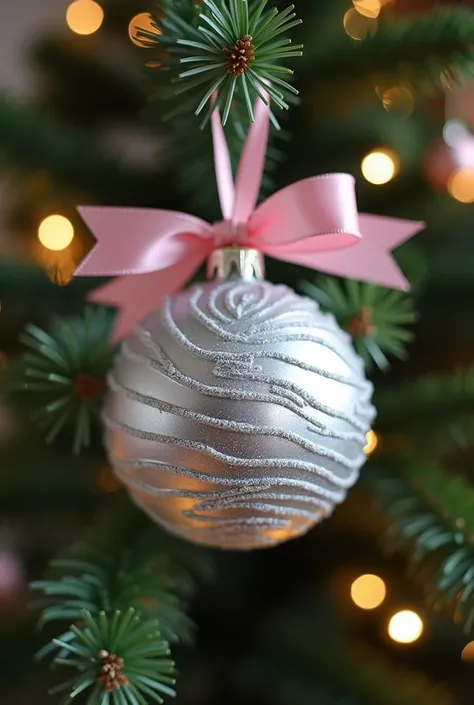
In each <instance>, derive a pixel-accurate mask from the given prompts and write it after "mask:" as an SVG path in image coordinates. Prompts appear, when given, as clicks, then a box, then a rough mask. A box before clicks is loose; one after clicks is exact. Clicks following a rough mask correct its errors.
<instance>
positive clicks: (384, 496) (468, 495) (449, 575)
mask: <svg viewBox="0 0 474 705" xmlns="http://www.w3.org/2000/svg"><path fill="white" fill-rule="evenodd" d="M365 483H366V485H367V486H368V487H369V488H370V490H371V492H372V493H373V496H374V499H375V502H376V506H377V508H378V509H379V511H381V512H383V514H384V515H385V516H386V519H387V524H388V530H387V532H386V536H385V546H386V548H387V549H388V550H390V551H396V550H400V549H403V550H404V551H406V552H407V553H408V555H409V563H410V568H411V572H412V574H413V575H415V576H419V577H420V578H421V582H422V584H423V585H424V587H425V592H426V597H427V600H428V603H429V604H430V605H431V606H432V607H434V608H436V609H443V610H444V611H446V612H448V613H450V614H451V615H452V616H453V617H455V616H456V617H457V618H458V619H459V620H462V621H464V623H465V631H466V632H471V631H472V629H473V627H474V533H473V528H474V526H473V522H472V516H473V513H472V512H473V508H474V490H473V488H472V486H470V485H469V483H468V482H465V481H464V480H462V479H460V478H452V477H450V476H448V475H446V474H445V473H444V472H443V471H442V470H440V469H439V468H438V467H436V465H434V464H433V463H430V462H426V461H424V460H419V461H414V462H411V463H410V464H409V465H406V466H405V467H404V468H403V471H401V472H397V471H395V470H394V471H391V470H384V471H382V470H381V469H380V468H378V467H377V469H376V470H375V471H374V472H368V473H366V474H365Z"/></svg>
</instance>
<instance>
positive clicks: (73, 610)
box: [31, 508, 194, 705]
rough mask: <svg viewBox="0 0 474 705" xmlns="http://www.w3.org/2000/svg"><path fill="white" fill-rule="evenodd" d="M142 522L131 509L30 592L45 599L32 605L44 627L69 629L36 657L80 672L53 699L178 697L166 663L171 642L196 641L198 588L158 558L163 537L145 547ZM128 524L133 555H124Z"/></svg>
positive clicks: (114, 704)
mask: <svg viewBox="0 0 474 705" xmlns="http://www.w3.org/2000/svg"><path fill="white" fill-rule="evenodd" d="M138 517H139V521H136V519H135V513H132V514H129V512H127V509H126V508H125V510H124V511H120V512H116V513H115V514H113V516H112V522H110V521H106V522H104V521H102V522H100V523H99V525H98V526H96V527H95V529H94V531H93V532H90V536H89V537H88V540H87V541H86V542H83V543H79V544H77V545H75V546H73V548H72V549H70V550H69V551H68V553H67V554H66V555H65V556H64V557H62V558H58V559H55V560H53V561H51V564H50V575H49V577H48V578H47V579H46V580H41V581H36V582H34V583H32V585H31V587H32V589H33V590H36V591H39V592H40V593H42V596H41V598H40V599H38V600H37V601H36V602H35V603H33V606H36V607H39V608H40V609H41V618H40V622H39V626H40V627H44V626H45V625H47V624H50V623H56V622H59V623H62V622H66V623H69V624H70V625H71V626H70V627H69V628H68V629H67V630H66V631H65V632H63V633H61V634H60V636H58V637H57V638H54V639H53V640H52V641H51V642H49V643H48V644H46V646H44V647H43V648H42V649H41V650H40V651H39V653H38V658H39V659H43V658H50V659H51V660H52V664H53V665H55V666H56V665H59V666H66V667H69V668H73V669H75V670H76V671H79V673H78V675H76V676H75V677H74V678H72V679H70V680H67V681H66V682H64V683H61V684H60V685H59V686H57V687H56V688H54V689H53V691H52V692H62V691H67V693H68V697H67V698H66V700H65V703H69V702H70V701H72V700H73V699H74V698H75V697H76V696H77V695H79V694H80V693H82V692H86V691H87V690H88V689H91V692H90V694H89V696H88V698H89V699H88V700H87V705H108V704H109V702H110V705H124V703H126V704H127V705H131V703H133V705H136V703H139V705H143V703H146V702H149V701H148V700H147V699H145V698H152V700H153V699H154V700H156V701H157V702H161V701H162V700H161V696H160V694H166V695H170V696H172V695H174V690H173V689H172V688H171V687H170V686H171V685H173V683H174V678H173V677H172V674H173V662H171V661H169V660H168V659H166V658H164V657H166V656H167V655H168V654H169V648H168V641H174V642H178V641H181V642H185V643H186V642H187V643H190V642H191V641H192V637H193V632H194V625H193V623H192V621H191V620H190V619H189V618H188V617H187V615H186V614H185V608H186V602H185V598H187V597H189V595H190V592H191V590H192V589H193V587H194V585H193V583H192V581H191V579H190V577H189V576H188V574H187V573H186V572H184V571H183V570H182V568H181V567H180V566H179V565H178V564H176V565H173V566H172V565H171V562H170V561H169V560H168V559H166V558H165V557H164V556H158V557H157V556H156V543H157V541H156V540H157V536H156V534H155V535H154V541H153V544H151V543H150V544H148V543H147V541H146V540H145V541H144V540H143V539H146V535H145V536H141V533H140V532H141V526H142V521H141V515H138ZM119 518H120V525H119V524H118V521H119ZM124 521H125V522H126V523H127V522H128V523H127V527H128V530H127V531H126V532H125V533H126V535H127V546H128V548H127V549H123V548H121V547H120V545H121V544H123V540H122V539H123V535H124V531H125V530H124V528H123V522H124ZM114 527H115V528H114ZM98 530H100V532H101V537H100V539H99V541H97V536H96V533H97V531H98ZM130 537H132V540H130ZM140 537H141V538H140ZM152 546H153V548H152Z"/></svg>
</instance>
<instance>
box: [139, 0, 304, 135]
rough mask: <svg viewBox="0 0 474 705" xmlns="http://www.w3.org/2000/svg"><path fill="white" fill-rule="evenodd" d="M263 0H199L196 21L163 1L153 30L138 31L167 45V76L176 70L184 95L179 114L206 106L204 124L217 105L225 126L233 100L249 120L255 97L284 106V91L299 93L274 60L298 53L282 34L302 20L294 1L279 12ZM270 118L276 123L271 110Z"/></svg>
mask: <svg viewBox="0 0 474 705" xmlns="http://www.w3.org/2000/svg"><path fill="white" fill-rule="evenodd" d="M267 2H268V0H203V2H202V6H201V11H200V12H199V14H198V22H197V24H196V20H195V16H194V17H193V16H192V17H191V19H192V21H186V19H184V18H183V15H182V14H181V13H180V11H179V10H180V8H179V7H178V8H175V7H174V6H172V5H171V3H168V4H166V5H165V8H164V12H165V16H164V17H163V18H162V19H161V21H158V22H157V23H156V32H149V33H146V32H143V33H142V34H143V36H144V38H145V39H148V40H149V41H150V42H153V41H156V42H158V43H161V44H164V46H165V47H166V50H167V53H166V55H165V56H164V58H163V62H164V64H165V65H166V66H168V67H169V68H170V69H171V71H170V76H171V77H174V76H176V74H177V77H178V79H179V82H178V84H177V87H176V89H175V91H176V93H177V94H178V95H183V99H182V101H181V105H180V107H179V112H180V113H188V112H189V111H190V110H193V111H194V112H195V114H196V115H200V114H201V113H202V112H203V111H204V110H205V109H206V113H205V117H204V120H203V123H202V124H203V126H204V125H205V124H206V123H207V122H208V120H209V118H210V115H211V113H212V112H213V110H214V109H216V108H217V107H221V108H222V124H223V125H225V124H226V123H227V121H228V119H229V115H230V113H231V109H232V107H233V105H234V103H238V104H243V105H244V106H245V109H246V112H247V119H248V120H250V121H251V122H253V121H254V102H255V100H256V99H261V100H263V101H264V102H265V103H266V104H269V103H272V104H274V105H276V106H277V107H278V108H280V109H281V110H287V109H288V108H289V104H288V102H287V100H286V95H287V94H288V93H290V94H291V93H293V94H294V95H297V93H298V91H297V90H296V89H295V88H294V87H293V86H292V85H291V83H289V82H288V81H286V80H284V79H283V78H282V75H283V76H287V77H289V76H291V75H292V73H293V72H292V71H291V69H289V68H286V67H284V66H281V65H280V63H279V62H280V61H281V60H282V59H286V58H294V57H297V56H301V55H302V51H301V50H302V46H301V45H298V46H293V45H292V43H291V39H289V38H286V37H284V36H283V35H284V34H285V33H286V32H288V31H289V30H290V29H292V28H293V27H295V26H296V25H298V24H300V23H301V20H299V19H296V14H295V13H294V12H293V9H294V5H290V6H289V7H287V8H286V9H285V10H283V12H278V10H277V9H276V8H273V9H272V10H266V9H265V7H266V5H267ZM216 92H218V95H217V99H216V100H215V101H213V97H214V96H215V95H216ZM272 121H273V123H274V124H275V126H278V121H277V120H276V118H275V117H274V115H273V113H272Z"/></svg>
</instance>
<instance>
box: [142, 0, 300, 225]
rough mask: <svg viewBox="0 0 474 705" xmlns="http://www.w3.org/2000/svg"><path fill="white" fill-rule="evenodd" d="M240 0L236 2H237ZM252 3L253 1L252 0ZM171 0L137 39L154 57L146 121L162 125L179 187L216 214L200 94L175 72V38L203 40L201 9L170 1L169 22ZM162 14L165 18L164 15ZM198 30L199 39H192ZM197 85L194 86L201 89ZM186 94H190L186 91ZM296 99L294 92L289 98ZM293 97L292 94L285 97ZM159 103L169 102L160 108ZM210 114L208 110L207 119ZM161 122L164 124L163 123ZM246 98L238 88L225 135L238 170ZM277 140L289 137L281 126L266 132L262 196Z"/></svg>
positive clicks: (278, 152)
mask: <svg viewBox="0 0 474 705" xmlns="http://www.w3.org/2000/svg"><path fill="white" fill-rule="evenodd" d="M239 2H240V0H239ZM252 2H254V0H252ZM168 5H169V2H168V0H166V1H165V2H164V4H163V7H162V8H161V11H159V12H157V13H155V15H154V28H155V30H154V31H153V32H145V31H144V32H142V33H141V35H140V36H141V39H142V40H146V41H149V42H150V46H153V45H154V46H155V47H156V49H155V59H156V60H152V61H150V62H148V67H149V69H148V71H147V73H146V78H147V81H148V90H149V94H150V96H151V100H150V108H149V119H150V122H155V123H158V122H159V123H160V129H164V130H166V132H167V143H168V148H169V151H170V154H171V157H172V160H173V163H174V164H175V165H177V169H176V171H177V173H178V179H179V183H178V186H179V187H180V189H181V190H182V191H184V192H186V193H187V194H189V195H190V197H191V202H192V205H193V206H195V207H196V208H197V209H198V210H200V211H204V212H206V213H207V214H208V215H211V216H213V217H214V216H215V217H216V218H217V217H218V215H219V209H218V205H217V190H216V188H209V182H208V176H209V174H213V173H214V163H213V154H212V142H211V134H210V131H209V130H202V129H201V121H200V120H196V119H195V118H194V117H193V112H194V110H195V108H196V106H197V105H198V103H199V101H200V97H199V94H198V93H194V94H193V90H192V89H190V91H186V92H185V93H184V94H183V92H182V86H181V85H180V79H179V78H178V73H179V72H180V70H181V68H182V64H181V63H180V59H181V58H182V56H183V51H184V48H183V47H181V48H178V40H182V39H184V40H190V41H194V40H201V39H202V37H201V36H200V34H199V33H198V29H197V27H198V24H199V13H200V10H202V9H203V7H202V6H197V5H196V4H195V3H194V2H193V0H177V1H176V2H173V3H172V13H171V14H172V17H173V18H174V20H172V19H171V18H170V16H169V13H167V8H168ZM163 14H166V19H163ZM196 34H197V37H196ZM200 88H201V86H200V85H199V86H197V89H196V90H198V89H200ZM187 93H189V95H187ZM293 98H294V96H293ZM288 100H289V101H291V100H292V98H291V97H288ZM163 105H166V106H167V109H166V110H163ZM209 115H210V113H209V112H208V113H207V118H208V117H209ZM161 122H162V123H163V124H162V126H161ZM248 122H249V118H248V101H247V98H246V95H243V94H242V91H241V90H240V87H239V86H237V88H236V90H235V92H234V96H233V101H232V109H231V110H230V113H229V117H228V122H227V127H226V139H227V143H228V147H229V152H230V155H231V161H232V167H233V171H234V173H235V172H236V169H237V166H238V162H239V159H240V155H241V153H242V147H243V144H244V141H245V138H246V135H247V126H248ZM276 138H278V141H282V142H283V141H288V140H289V138H290V136H289V135H288V133H287V132H285V131H284V130H276V129H275V127H274V126H272V129H271V131H270V139H269V147H268V150H267V155H266V161H265V173H264V176H263V180H262V194H268V193H270V192H271V191H272V189H273V188H274V183H273V180H272V174H273V173H274V172H275V171H276V169H277V168H278V167H279V166H280V164H281V163H282V162H284V160H285V152H284V151H283V150H282V149H281V148H280V147H279V146H278V144H277V143H276V142H277V139H276Z"/></svg>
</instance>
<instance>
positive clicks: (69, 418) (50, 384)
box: [15, 309, 115, 453]
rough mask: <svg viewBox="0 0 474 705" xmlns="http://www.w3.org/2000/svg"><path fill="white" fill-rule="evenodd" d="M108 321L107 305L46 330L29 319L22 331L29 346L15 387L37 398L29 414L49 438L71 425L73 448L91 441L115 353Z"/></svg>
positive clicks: (110, 323)
mask: <svg viewBox="0 0 474 705" xmlns="http://www.w3.org/2000/svg"><path fill="white" fill-rule="evenodd" d="M111 326H112V319H111V315H110V314H109V312H108V311H107V310H106V309H86V311H85V313H84V315H83V316H80V317H74V318H67V319H66V318H64V319H63V318H61V319H57V320H56V321H55V322H54V324H53V327H52V331H51V332H50V333H47V332H46V331H44V330H42V329H41V328H38V327H37V326H34V325H31V324H29V325H27V326H26V328H25V331H24V333H23V334H22V335H21V337H20V340H21V342H22V343H23V344H24V345H26V346H27V347H28V348H29V351H28V352H26V353H25V354H24V355H23V357H22V370H21V372H20V380H19V382H18V387H19V388H20V389H21V390H24V391H27V392H31V394H34V395H35V397H36V398H37V400H38V409H37V410H36V411H35V412H34V414H33V418H34V420H35V421H37V422H38V424H39V425H40V426H41V427H42V428H43V429H44V430H45V431H46V442H47V443H51V442H52V441H53V440H54V439H55V438H56V437H57V435H58V434H59V433H60V432H61V431H62V430H63V428H64V427H65V426H66V425H67V424H71V425H72V426H73V428H74V440H73V449H74V452H75V453H78V452H79V451H80V449H81V448H82V447H83V446H88V445H89V443H90V438H91V425H92V423H93V421H94V420H98V418H99V413H100V408H101V404H102V398H103V394H104V391H105V376H106V374H107V370H108V369H109V367H110V365H111V362H112V358H113V355H114V352H115V349H114V348H113V347H112V346H111V345H110V343H109V335H110V330H111ZM15 386H16V385H15Z"/></svg>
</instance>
